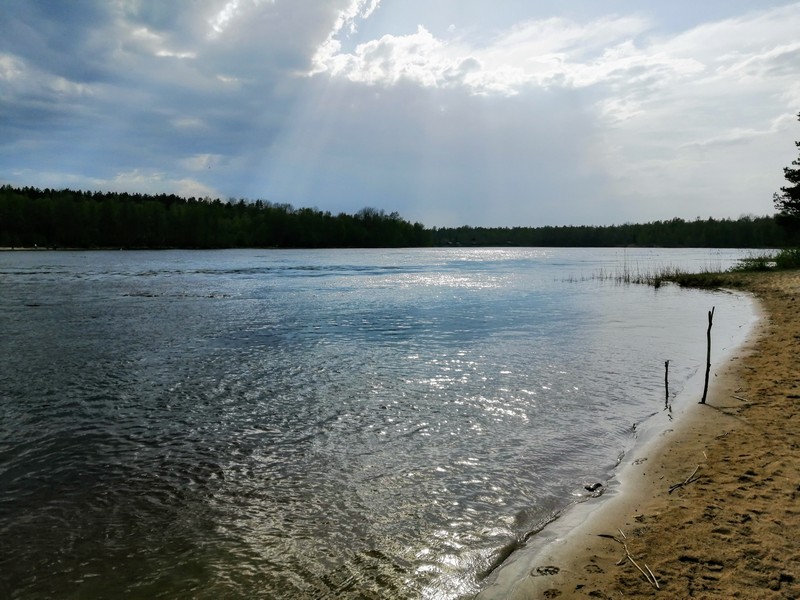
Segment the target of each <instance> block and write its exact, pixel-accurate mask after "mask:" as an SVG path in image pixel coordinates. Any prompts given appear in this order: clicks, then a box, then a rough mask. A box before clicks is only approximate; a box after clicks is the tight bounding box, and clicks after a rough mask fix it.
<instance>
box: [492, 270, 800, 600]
mask: <svg viewBox="0 0 800 600" xmlns="http://www.w3.org/2000/svg"><path fill="white" fill-rule="evenodd" d="M729 277H730V283H731V285H732V286H736V287H741V288H744V289H746V290H748V291H749V292H751V293H753V294H754V295H755V297H756V298H757V300H758V301H759V304H760V306H761V308H762V310H763V316H762V318H761V320H760V321H759V323H758V325H757V326H756V329H755V331H754V332H753V334H752V335H751V336H750V339H749V340H748V342H747V343H746V344H745V346H744V347H743V348H741V349H740V350H739V351H738V352H736V353H735V354H734V355H733V356H732V357H731V359H730V360H729V361H728V362H727V363H726V364H724V365H718V366H713V365H712V372H713V373H714V378H713V383H712V387H711V389H710V393H709V399H708V403H707V405H706V406H702V405H699V404H695V405H693V406H690V407H688V409H687V413H686V414H685V415H683V417H682V418H681V419H680V420H679V421H677V423H676V425H675V426H674V427H672V428H670V429H667V430H666V431H664V432H663V433H662V435H661V437H660V439H658V440H657V441H655V442H654V443H653V444H649V445H645V446H644V447H643V448H641V449H640V450H639V452H636V451H635V452H634V453H633V455H631V456H629V457H626V459H625V467H624V469H623V473H624V480H623V488H624V493H622V494H618V495H616V496H614V497H612V498H608V499H607V500H606V501H604V502H603V503H602V504H601V505H600V507H599V508H598V509H597V510H595V511H593V512H591V513H590V514H589V516H588V518H583V519H580V518H577V519H574V520H575V521H576V522H575V523H574V528H572V530H571V531H569V533H567V534H565V535H563V536H561V537H558V538H556V539H555V540H554V541H552V543H550V544H548V545H547V546H546V547H545V548H544V549H540V550H538V551H533V550H530V551H526V549H523V550H522V551H520V552H519V553H518V554H517V555H516V556H513V557H512V559H511V560H510V561H509V563H508V564H507V565H504V567H503V569H501V571H500V572H499V573H498V576H497V578H496V579H495V580H494V581H493V583H492V585H490V586H489V587H488V588H487V589H486V590H485V591H484V592H483V593H482V594H481V595H479V596H478V597H479V598H480V599H482V600H483V599H487V600H488V599H499V598H503V599H507V600H527V599H531V600H532V599H538V598H593V599H597V598H601V599H602V598H607V599H611V598H615V599H616V598H656V597H660V598H689V597H691V598H706V599H711V598H714V599H723V598H724V599H727V598H765V599H770V598H775V599H778V598H780V599H788V598H800V541H798V537H797V532H798V531H800V371H799V370H798V368H799V367H798V364H800V363H798V360H800V359H799V358H798V357H799V356H800V272H798V271H787V272H776V273H759V274H731V275H730V276H729ZM695 469H696V470H695ZM676 484H683V485H678V486H677V487H674V488H673V486H675V485H676ZM671 488H673V489H672V491H670V489H671ZM645 574H646V575H645Z"/></svg>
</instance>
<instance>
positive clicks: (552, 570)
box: [531, 565, 561, 577]
mask: <svg viewBox="0 0 800 600" xmlns="http://www.w3.org/2000/svg"><path fill="white" fill-rule="evenodd" d="M559 571H561V569H559V568H558V567H554V566H552V565H547V566H544V567H536V568H535V569H533V570H532V571H531V577H545V576H547V575H556V574H557V573H558V572H559Z"/></svg>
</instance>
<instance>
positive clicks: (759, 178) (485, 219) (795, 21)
mask: <svg viewBox="0 0 800 600" xmlns="http://www.w3.org/2000/svg"><path fill="white" fill-rule="evenodd" d="M798 32H800V2H786V1H770V0H757V1H756V0H752V1H745V0H701V1H697V0H692V1H691V2H689V1H684V0H672V1H671V2H660V1H656V0H649V1H647V0H494V1H492V2H487V1H486V0H172V1H169V2H165V1H163V0H152V1H150V0H70V1H59V0H2V1H1V2H0V183H2V184H11V185H14V186H34V187H39V188H47V187H49V188H55V189H61V188H71V189H82V190H92V191H94V190H98V191H127V192H139V193H168V194H179V195H182V196H186V197H191V196H194V197H198V198H200V197H209V198H222V199H228V198H234V199H240V198H243V199H246V200H256V199H263V200H268V201H271V202H274V203H278V204H292V205H293V206H295V207H297V208H300V207H311V208H317V209H319V210H322V211H330V212H331V213H332V214H334V215H335V214H339V213H341V212H346V213H355V212H357V211H358V210H360V209H362V208H364V207H372V208H376V209H379V210H385V211H386V212H387V213H389V212H394V211H397V212H399V213H400V215H401V216H402V217H403V218H405V219H407V220H409V221H412V222H421V223H423V224H425V225H426V226H428V227H433V226H436V227H448V226H460V225H471V226H487V227H513V226H532V227H536V226H543V225H611V224H622V223H641V222H649V221H654V220H664V219H671V218H674V217H680V218H683V219H687V220H693V219H695V218H698V217H700V218H703V219H706V218H708V217H714V218H717V219H721V218H733V219H735V218H738V217H740V216H742V215H758V216H761V215H766V214H773V213H774V209H773V204H772V194H773V193H774V192H776V191H778V189H779V188H780V186H781V185H785V184H786V182H785V181H784V179H783V168H784V167H785V166H788V165H789V164H790V163H791V162H792V160H794V159H796V158H797V149H796V148H795V145H794V143H793V142H794V141H795V140H798V139H800V122H798V118H797V115H798V112H800V35H798Z"/></svg>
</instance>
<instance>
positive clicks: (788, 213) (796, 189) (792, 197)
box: [772, 113, 800, 231]
mask: <svg viewBox="0 0 800 600" xmlns="http://www.w3.org/2000/svg"><path fill="white" fill-rule="evenodd" d="M797 118H798V120H800V113H798V114H797ZM794 145H795V146H797V147H798V148H800V142H795V143H794ZM792 165H793V166H794V168H793V167H784V169H783V176H784V178H785V179H786V181H788V182H789V183H790V184H791V185H787V186H784V187H782V188H781V193H780V194H779V193H777V192H775V194H774V195H773V196H772V199H773V200H774V202H775V208H776V210H777V211H778V216H777V219H778V221H779V222H780V223H781V224H782V225H783V226H784V227H786V228H787V229H790V230H793V231H797V230H800V158H798V159H797V160H794V161H792Z"/></svg>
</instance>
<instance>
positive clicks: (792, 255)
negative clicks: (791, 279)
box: [774, 248, 800, 269]
mask: <svg viewBox="0 0 800 600" xmlns="http://www.w3.org/2000/svg"><path fill="white" fill-rule="evenodd" d="M774 260H775V267H776V268H777V269H800V248H784V249H783V250H781V251H780V252H778V254H776V255H775V257H774Z"/></svg>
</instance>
